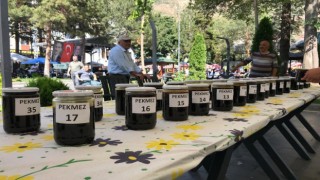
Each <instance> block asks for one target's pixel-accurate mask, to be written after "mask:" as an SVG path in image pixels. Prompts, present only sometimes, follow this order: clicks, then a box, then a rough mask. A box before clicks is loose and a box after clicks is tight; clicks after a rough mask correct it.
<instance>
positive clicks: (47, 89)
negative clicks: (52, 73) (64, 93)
mask: <svg viewBox="0 0 320 180" xmlns="http://www.w3.org/2000/svg"><path fill="white" fill-rule="evenodd" d="M27 87H38V88H39V91H40V104H41V106H51V105H52V99H53V96H52V92H53V91H57V90H68V89H69V87H68V86H67V85H65V84H64V83H63V82H61V81H60V80H57V79H51V78H48V77H37V78H35V79H32V80H30V81H29V83H28V84H27Z"/></svg>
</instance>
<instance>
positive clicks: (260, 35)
mask: <svg viewBox="0 0 320 180" xmlns="http://www.w3.org/2000/svg"><path fill="white" fill-rule="evenodd" d="M261 40H267V41H268V42H269V43H270V51H271V52H275V50H274V46H273V27H272V24H271V21H270V19H269V18H268V17H264V18H263V19H262V20H261V21H260V23H259V25H258V29H257V31H256V33H255V35H254V37H253V42H252V47H251V50H252V51H253V52H258V51H259V44H260V41H261Z"/></svg>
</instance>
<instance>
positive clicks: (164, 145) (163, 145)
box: [147, 139, 179, 150]
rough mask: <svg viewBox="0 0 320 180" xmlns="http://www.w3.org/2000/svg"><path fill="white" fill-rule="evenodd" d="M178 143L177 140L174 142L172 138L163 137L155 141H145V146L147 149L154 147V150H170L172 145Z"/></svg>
mask: <svg viewBox="0 0 320 180" xmlns="http://www.w3.org/2000/svg"><path fill="white" fill-rule="evenodd" d="M176 145H179V143H178V142H175V141H173V140H164V139H159V140H156V141H150V142H148V143H147V148H148V149H156V150H163V149H164V150H170V149H172V148H173V147H174V146H176Z"/></svg>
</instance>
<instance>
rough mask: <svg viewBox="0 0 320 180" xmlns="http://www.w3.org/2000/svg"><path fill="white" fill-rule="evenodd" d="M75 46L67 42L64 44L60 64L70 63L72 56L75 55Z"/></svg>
mask: <svg viewBox="0 0 320 180" xmlns="http://www.w3.org/2000/svg"><path fill="white" fill-rule="evenodd" d="M73 49H74V44H73V43H69V42H65V43H63V52H62V55H61V60H60V62H70V60H71V56H72V54H73Z"/></svg>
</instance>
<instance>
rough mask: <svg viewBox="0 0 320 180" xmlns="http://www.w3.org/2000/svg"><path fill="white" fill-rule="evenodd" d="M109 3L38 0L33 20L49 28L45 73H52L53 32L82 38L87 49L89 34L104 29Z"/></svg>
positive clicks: (95, 0) (41, 27) (98, 32)
mask: <svg viewBox="0 0 320 180" xmlns="http://www.w3.org/2000/svg"><path fill="white" fill-rule="evenodd" d="M106 4H107V1H106V0H86V1H84V0H81V1H79V0H41V1H39V2H38V4H37V6H36V8H35V9H34V11H33V12H34V13H33V14H32V17H31V19H30V21H31V22H32V23H33V24H34V26H35V27H37V28H40V29H44V31H45V37H46V40H45V41H46V44H47V47H46V56H45V57H46V62H45V66H44V75H45V76H49V68H50V66H49V65H50V57H51V46H52V44H51V40H52V31H58V32H65V33H71V34H76V35H78V36H80V37H82V47H83V48H84V43H85V34H91V35H98V34H100V32H104V31H103V30H104V29H105V27H104V24H101V23H100V22H101V21H102V19H103V17H104V16H105V7H106V6H105V5H106ZM76 27H78V29H77V28H76ZM83 52H84V51H83ZM82 57H84V56H82Z"/></svg>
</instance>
